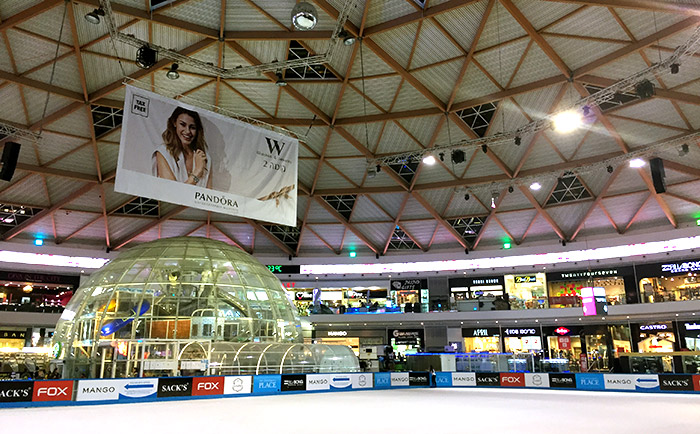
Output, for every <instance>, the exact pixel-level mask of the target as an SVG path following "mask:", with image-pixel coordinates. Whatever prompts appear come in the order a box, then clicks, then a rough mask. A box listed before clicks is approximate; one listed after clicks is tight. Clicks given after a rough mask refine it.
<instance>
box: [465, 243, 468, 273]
mask: <svg viewBox="0 0 700 434" xmlns="http://www.w3.org/2000/svg"><path fill="white" fill-rule="evenodd" d="M464 254H465V255H468V254H469V247H465V248H464ZM464 274H467V273H466V272H465V273H464Z"/></svg>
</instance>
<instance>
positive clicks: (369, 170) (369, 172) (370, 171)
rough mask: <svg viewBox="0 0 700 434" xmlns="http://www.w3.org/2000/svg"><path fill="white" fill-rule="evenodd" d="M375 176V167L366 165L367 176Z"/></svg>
mask: <svg viewBox="0 0 700 434" xmlns="http://www.w3.org/2000/svg"><path fill="white" fill-rule="evenodd" d="M375 176H377V168H376V167H373V166H371V167H368V168H367V177H368V178H374V177H375Z"/></svg>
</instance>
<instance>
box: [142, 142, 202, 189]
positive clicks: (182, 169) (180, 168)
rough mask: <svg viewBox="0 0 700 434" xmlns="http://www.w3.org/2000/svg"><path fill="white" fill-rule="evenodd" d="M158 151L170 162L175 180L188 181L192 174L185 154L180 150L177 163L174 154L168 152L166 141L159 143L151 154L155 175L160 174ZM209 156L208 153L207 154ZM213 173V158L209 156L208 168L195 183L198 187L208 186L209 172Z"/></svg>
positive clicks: (152, 168)
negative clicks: (188, 170)
mask: <svg viewBox="0 0 700 434" xmlns="http://www.w3.org/2000/svg"><path fill="white" fill-rule="evenodd" d="M156 153H159V154H160V155H162V156H163V158H165V161H166V162H167V163H168V166H169V167H170V170H172V171H173V175H175V181H178V182H185V181H187V178H188V177H189V176H190V175H189V174H188V173H187V167H186V165H185V156H184V155H183V154H182V152H180V155H178V161H177V163H176V162H175V159H174V158H173V156H172V155H170V152H168V148H166V147H165V144H164V143H161V144H160V145H158V147H157V148H156V150H155V151H153V155H152V156H151V171H152V174H153V176H158V160H157V158H156ZM207 156H208V155H207ZM210 173H211V159H210V158H207V170H205V171H204V174H203V175H202V177H201V178H199V182H198V183H197V184H195V185H196V186H197V187H204V188H206V187H207V182H208V181H209V174H210Z"/></svg>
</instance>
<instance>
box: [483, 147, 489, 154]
mask: <svg viewBox="0 0 700 434" xmlns="http://www.w3.org/2000/svg"><path fill="white" fill-rule="evenodd" d="M481 152H483V153H484V154H486V153H487V152H489V147H488V146H486V145H481Z"/></svg>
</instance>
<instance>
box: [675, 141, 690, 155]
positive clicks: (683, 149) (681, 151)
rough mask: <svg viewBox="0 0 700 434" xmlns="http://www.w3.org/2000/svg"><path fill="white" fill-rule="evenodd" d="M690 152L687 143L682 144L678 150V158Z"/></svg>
mask: <svg viewBox="0 0 700 434" xmlns="http://www.w3.org/2000/svg"><path fill="white" fill-rule="evenodd" d="M689 150H690V147H689V146H688V144H687V143H683V144H682V145H681V147H680V148H678V156H679V157H683V156H684V155H685V154H687V153H688V151H689Z"/></svg>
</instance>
